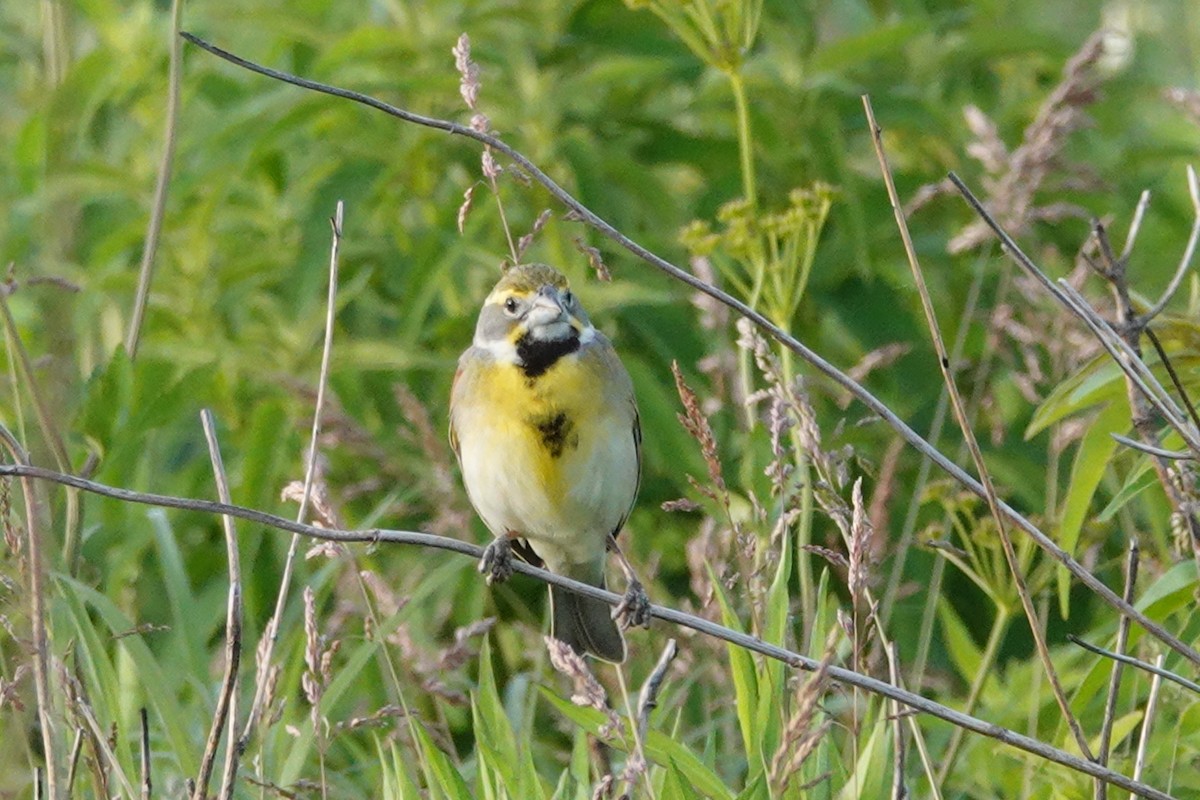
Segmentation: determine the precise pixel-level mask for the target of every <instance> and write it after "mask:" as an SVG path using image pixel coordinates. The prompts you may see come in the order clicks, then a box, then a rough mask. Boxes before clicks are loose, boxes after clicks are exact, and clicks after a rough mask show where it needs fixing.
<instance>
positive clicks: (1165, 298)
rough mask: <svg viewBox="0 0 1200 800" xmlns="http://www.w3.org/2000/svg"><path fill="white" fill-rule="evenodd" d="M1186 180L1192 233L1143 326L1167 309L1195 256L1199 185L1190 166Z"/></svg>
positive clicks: (1199, 235) (1199, 233)
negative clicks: (1173, 272) (1190, 204)
mask: <svg viewBox="0 0 1200 800" xmlns="http://www.w3.org/2000/svg"><path fill="white" fill-rule="evenodd" d="M1187 179H1188V194H1189V195H1190V196H1191V198H1192V214H1193V218H1192V232H1191V233H1190V234H1188V240H1187V245H1186V246H1185V247H1184V248H1183V255H1182V256H1180V258H1179V266H1178V267H1176V268H1175V274H1174V275H1173V276H1171V282H1170V283H1168V284H1167V288H1166V290H1165V291H1164V292H1163V293H1162V297H1160V298H1159V299H1158V302H1157V303H1155V304H1154V305H1152V306H1150V310H1149V311H1147V312H1146V313H1145V314H1143V315H1142V317H1141V321H1142V323H1143V324H1145V323H1148V322H1149V321H1150V320H1152V319H1154V318H1155V317H1157V316H1158V315H1159V314H1160V313H1162V310H1163V309H1164V308H1166V307H1167V303H1169V302H1170V301H1171V298H1172V297H1174V296H1175V292H1176V290H1178V289H1179V285H1180V284H1181V283H1183V276H1184V275H1186V274H1187V270H1188V267H1189V266H1191V264H1192V256H1194V255H1195V254H1196V243H1197V241H1198V240H1200V184H1198V183H1197V180H1196V170H1195V169H1193V168H1192V166H1191V165H1190V164H1189V165H1188V168H1187ZM1138 210H1139V211H1141V204H1139V205H1138ZM1134 219H1135V220H1137V219H1138V217H1137V216H1135V217H1134ZM1131 237H1132V234H1131ZM1127 247H1128V245H1127ZM1121 257H1122V258H1125V255H1124V254H1122V256H1121Z"/></svg>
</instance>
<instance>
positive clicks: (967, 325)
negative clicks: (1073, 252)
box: [881, 255, 985, 680]
mask: <svg viewBox="0 0 1200 800" xmlns="http://www.w3.org/2000/svg"><path fill="white" fill-rule="evenodd" d="M984 263H985V260H984V258H983V257H982V255H981V256H980V257H979V258H978V259H976V262H975V267H976V268H975V275H974V277H973V278H972V279H971V287H970V289H969V290H968V293H967V301H966V302H965V303H964V304H963V310H962V314H961V315H960V316H959V322H958V332H957V333H956V334H955V336H954V344H953V346H952V347H951V353H950V363H951V364H957V363H959V361H961V360H962V354H963V350H964V349H965V348H966V344H967V332H968V331H969V330H970V329H971V320H972V319H974V318H975V311H976V309H977V308H978V306H979V295H980V294H981V292H982V289H983V275H984V270H983V265H984ZM984 363H985V362H982V361H981V362H980V365H979V366H980V371H982V369H983V367H984ZM976 385H979V383H978V382H977V383H976ZM948 410H949V400H948V399H947V397H946V393H945V392H942V394H941V395H940V396H939V397H938V402H937V406H936V407H935V408H934V411H933V421H932V422H931V423H930V424H929V437H928V439H927V441H929V442H930V444H932V445H934V446H936V445H937V444H938V442H939V441H940V440H941V438H942V429H943V428H944V426H945V423H946V412H947V411H948ZM932 468H933V464H932V463H931V462H930V461H929V460H928V459H921V465H920V467H918V468H917V479H916V481H914V485H913V491H912V493H911V495H910V499H909V502H908V507H907V511H905V514H904V524H903V526H902V527H901V534H900V541H899V542H898V543H897V544H896V556H895V558H894V560H893V562H892V569H891V574H890V575H889V577H888V584H887V590H886V591H885V592H884V593H883V605H882V613H881V616H882V617H883V621H884V623H887V622H888V621H889V620H891V618H892V611H893V609H894V608H895V605H896V598H897V596H898V594H899V592H900V582H901V581H902V580H903V579H904V566H905V564H906V563H907V560H908V551H909V549H910V548H911V546H912V541H913V537H914V535H915V533H916V528H917V517H918V514H919V512H920V508H921V502H920V498H921V495H922V493H923V492H924V491H925V487H926V485H927V484H928V482H929V472H930V470H931V469H932ZM920 661H921V662H923V661H924V659H920ZM922 672H923V668H922V669H914V671H913V674H914V675H915V676H916V677H917V680H920V678H921V673H922Z"/></svg>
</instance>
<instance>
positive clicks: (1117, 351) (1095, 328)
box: [949, 172, 1200, 664]
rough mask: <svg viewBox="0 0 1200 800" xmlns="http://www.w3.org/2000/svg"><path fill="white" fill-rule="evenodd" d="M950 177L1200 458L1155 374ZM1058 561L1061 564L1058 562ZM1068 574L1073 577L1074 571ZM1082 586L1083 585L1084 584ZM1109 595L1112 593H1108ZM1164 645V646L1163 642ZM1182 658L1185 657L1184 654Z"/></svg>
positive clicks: (1195, 439)
mask: <svg viewBox="0 0 1200 800" xmlns="http://www.w3.org/2000/svg"><path fill="white" fill-rule="evenodd" d="M949 177H950V181H951V182H952V183H953V184H954V186H955V187H956V188H957V189H958V191H959V193H960V194H962V196H963V197H964V198H965V199H966V201H967V204H968V205H970V206H971V208H972V209H974V211H975V213H976V214H979V216H980V217H981V218H982V219H983V220H984V221H985V222H986V223H987V225H988V226H989V227H990V228H991V229H992V232H993V233H994V234H995V235H996V237H997V238H998V239H999V240H1000V243H1001V244H1002V245H1003V247H1004V250H1005V251H1006V252H1007V253H1008V254H1009V256H1010V257H1011V258H1012V259H1013V260H1014V261H1015V262H1016V263H1017V264H1018V265H1019V266H1020V267H1021V268H1022V269H1023V270H1025V272H1026V273H1027V274H1029V275H1030V276H1031V277H1033V278H1034V279H1035V280H1036V281H1037V282H1038V283H1039V284H1041V285H1042V287H1043V288H1044V289H1045V290H1046V291H1047V292H1049V293H1050V294H1051V296H1053V297H1054V298H1055V299H1056V300H1058V302H1059V303H1061V304H1062V305H1063V306H1064V307H1066V308H1067V309H1069V310H1070V311H1071V312H1072V313H1074V314H1075V315H1076V316H1077V317H1079V318H1080V319H1081V320H1083V322H1084V323H1085V324H1086V325H1087V326H1088V328H1089V329H1090V330H1091V331H1092V333H1093V335H1095V337H1096V339H1097V341H1099V342H1100V344H1101V345H1102V346H1103V347H1104V348H1105V350H1107V351H1108V353H1109V355H1110V356H1112V358H1113V361H1114V362H1115V363H1116V364H1117V366H1118V367H1120V368H1121V370H1122V371H1124V372H1125V374H1126V375H1128V376H1129V378H1130V380H1132V381H1133V383H1134V384H1135V385H1136V386H1137V388H1138V390H1139V391H1140V392H1142V394H1143V396H1145V397H1146V399H1147V400H1149V401H1150V403H1151V404H1152V405H1154V407H1155V408H1156V409H1157V410H1158V411H1159V412H1160V413H1161V414H1162V415H1163V417H1164V418H1165V419H1166V421H1167V423H1168V424H1170V425H1171V427H1172V428H1174V429H1175V430H1176V431H1178V432H1179V435H1180V436H1182V437H1183V439H1184V441H1185V442H1187V444H1188V446H1189V447H1190V448H1192V449H1193V450H1194V451H1195V452H1196V453H1197V454H1200V434H1197V432H1196V431H1195V430H1194V429H1193V428H1192V427H1191V426H1190V425H1188V424H1187V422H1186V421H1185V420H1183V418H1182V412H1181V411H1180V410H1179V408H1178V407H1176V406H1175V403H1174V401H1173V400H1172V399H1171V397H1170V396H1169V395H1168V394H1167V393H1166V391H1165V390H1164V389H1163V388H1162V385H1161V384H1160V383H1159V382H1158V379H1157V378H1155V377H1154V374H1153V373H1152V372H1150V370H1149V369H1148V368H1147V367H1146V365H1145V363H1144V362H1143V361H1142V360H1141V358H1140V357H1139V356H1138V354H1137V353H1135V352H1133V351H1132V350H1131V349H1130V347H1129V345H1128V343H1127V342H1126V341H1125V339H1124V338H1122V337H1121V336H1120V335H1119V334H1118V333H1117V332H1116V331H1114V330H1113V329H1112V326H1111V325H1109V323H1108V321H1107V320H1105V319H1104V318H1103V317H1101V316H1100V315H1099V314H1097V313H1096V311H1095V309H1093V308H1092V307H1091V304H1090V303H1088V301H1087V300H1086V299H1084V298H1083V296H1082V295H1080V294H1079V292H1078V291H1076V290H1075V288H1074V287H1072V286H1071V285H1070V284H1068V283H1067V282H1066V281H1063V280H1059V281H1057V282H1056V281H1052V280H1050V278H1049V277H1048V276H1047V275H1046V274H1045V273H1044V272H1042V271H1041V270H1040V269H1039V268H1038V267H1037V265H1036V264H1034V263H1033V260H1032V259H1030V258H1029V256H1027V255H1026V254H1025V252H1024V251H1023V250H1021V248H1020V246H1018V245H1017V243H1016V241H1014V240H1013V238H1012V237H1011V236H1009V235H1008V232H1007V231H1005V230H1004V228H1002V227H1001V226H1000V224H999V223H998V222H997V221H996V219H995V217H993V216H992V215H991V214H990V213H989V212H988V211H987V209H985V208H984V207H983V204H982V203H981V202H980V201H979V198H977V197H976V196H975V195H974V193H972V192H971V190H970V189H969V188H967V185H966V184H965V183H963V182H962V179H961V178H959V177H958V176H957V175H955V174H954V173H953V172H952V173H950V176H949ZM1014 521H1015V520H1014ZM1056 557H1057V556H1056ZM1059 560H1060V561H1061V559H1059ZM1064 563H1065V562H1064ZM1071 571H1072V573H1073V574H1074V570H1071ZM1077 577H1080V579H1081V580H1083V578H1082V577H1081V576H1078V575H1077ZM1084 582H1085V583H1086V581H1084ZM1109 591H1110V593H1111V590H1109ZM1102 596H1105V595H1102ZM1113 599H1115V600H1116V601H1117V602H1118V603H1122V604H1123V602H1124V601H1121V600H1120V599H1119V598H1116V596H1115V595H1113ZM1105 600H1106V602H1109V604H1110V605H1113V600H1112V599H1109V598H1108V597H1107V596H1105ZM1115 607H1120V606H1115ZM1134 619H1137V617H1134ZM1138 622H1139V624H1143V623H1142V622H1141V620H1138ZM1160 638H1161V637H1160ZM1163 641H1164V642H1165V641H1166V640H1163ZM1180 644H1182V642H1180ZM1184 647H1186V648H1187V649H1188V650H1191V649H1192V648H1190V647H1187V646H1186V645H1184ZM1172 649H1174V650H1176V651H1178V652H1180V653H1183V651H1182V650H1179V648H1177V647H1174V646H1173V645H1172ZM1184 654H1185V655H1187V654H1186V653H1184ZM1188 659H1189V660H1191V661H1193V662H1195V663H1196V664H1200V653H1196V652H1195V651H1194V650H1193V651H1192V654H1191V655H1188Z"/></svg>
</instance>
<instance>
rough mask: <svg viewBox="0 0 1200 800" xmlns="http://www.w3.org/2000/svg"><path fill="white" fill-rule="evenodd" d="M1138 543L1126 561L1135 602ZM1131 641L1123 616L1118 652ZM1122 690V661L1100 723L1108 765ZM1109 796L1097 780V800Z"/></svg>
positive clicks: (1102, 759) (1102, 755)
mask: <svg viewBox="0 0 1200 800" xmlns="http://www.w3.org/2000/svg"><path fill="white" fill-rule="evenodd" d="M1139 552H1140V551H1139V550H1138V544H1137V539H1132V538H1131V539H1130V540H1129V555H1128V557H1127V558H1126V561H1125V591H1124V597H1125V599H1126V600H1128V601H1130V602H1133V594H1134V586H1135V585H1136V584H1137V573H1138V554H1139ZM1128 641H1129V619H1128V618H1127V617H1121V621H1120V622H1119V623H1118V625H1117V652H1118V653H1122V652H1124V650H1125V645H1126V643H1127V642H1128ZM1120 690H1121V662H1120V661H1116V662H1115V663H1114V664H1113V669H1112V673H1111V674H1110V675H1109V679H1108V697H1107V698H1106V699H1105V701H1104V719H1103V720H1102V721H1101V723H1100V744H1099V746H1098V750H1097V753H1096V763H1098V764H1103V765H1105V766H1107V765H1108V751H1109V747H1110V745H1111V743H1112V726H1113V720H1114V719H1115V718H1116V713H1117V694H1118V693H1119V692H1120ZM1107 797H1108V784H1106V783H1104V782H1103V781H1096V800H1105V798H1107Z"/></svg>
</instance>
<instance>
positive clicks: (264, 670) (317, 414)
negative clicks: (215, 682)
mask: <svg viewBox="0 0 1200 800" xmlns="http://www.w3.org/2000/svg"><path fill="white" fill-rule="evenodd" d="M183 36H185V37H186V36H188V34H186V33H185V34H183ZM344 212H345V207H344V206H343V204H342V201H341V200H338V202H337V206H336V208H335V210H334V213H333V219H331V220H330V223H331V225H332V229H333V236H332V243H331V244H330V250H329V292H328V296H327V298H326V302H325V343H324V345H323V346H322V348H321V371H320V373H319V375H318V377H317V399H316V402H315V403H314V404H313V420H312V435H311V436H310V437H309V444H308V459H307V461H306V466H305V469H304V493H303V494H302V495H301V497H300V510H299V511H297V512H296V521H297V522H303V521H304V518H305V517H306V516H307V515H308V505H309V496H310V494H311V493H312V485H313V478H314V476H315V475H316V470H317V437H318V434H320V432H321V412H322V410H323V409H324V408H325V387H326V386H327V385H328V383H329V359H330V354H331V353H332V352H333V322H334V316H335V314H336V312H337V285H338V251H339V249H340V248H341V244H342V221H343V216H344ZM299 545H300V536H299V535H296V536H293V537H292V541H291V544H289V545H288V554H287V560H286V561H285V562H284V565H283V577H282V578H280V580H279V595H278V597H277V598H276V600H275V612H274V613H273V614H272V615H271V619H270V620H269V621H268V622H267V627H266V630H265V631H264V633H263V636H264V637H265V638H266V646H265V647H263V648H262V650H261V652H260V658H259V662H258V668H257V670H256V672H255V676H254V702H253V703H252V704H251V706H250V714H249V716H248V717H247V718H246V727H245V728H244V729H243V730H242V736H241V741H240V742H239V743H238V752H245V750H246V745H247V744H248V743H249V741H250V737H251V736H252V735H253V734H254V729H255V728H256V727H258V720H259V717H260V716H261V715H262V711H263V708H262V707H263V703H264V702H265V699H266V688H267V676H268V674H269V673H270V669H271V657H272V655H274V652H275V642H276V640H277V639H278V638H279V621H280V620H281V619H282V618H283V609H284V605H285V604H286V603H287V594H288V589H289V588H290V587H291V583H292V572H293V570H294V569H295V564H296V552H297V549H298V548H299Z"/></svg>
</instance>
